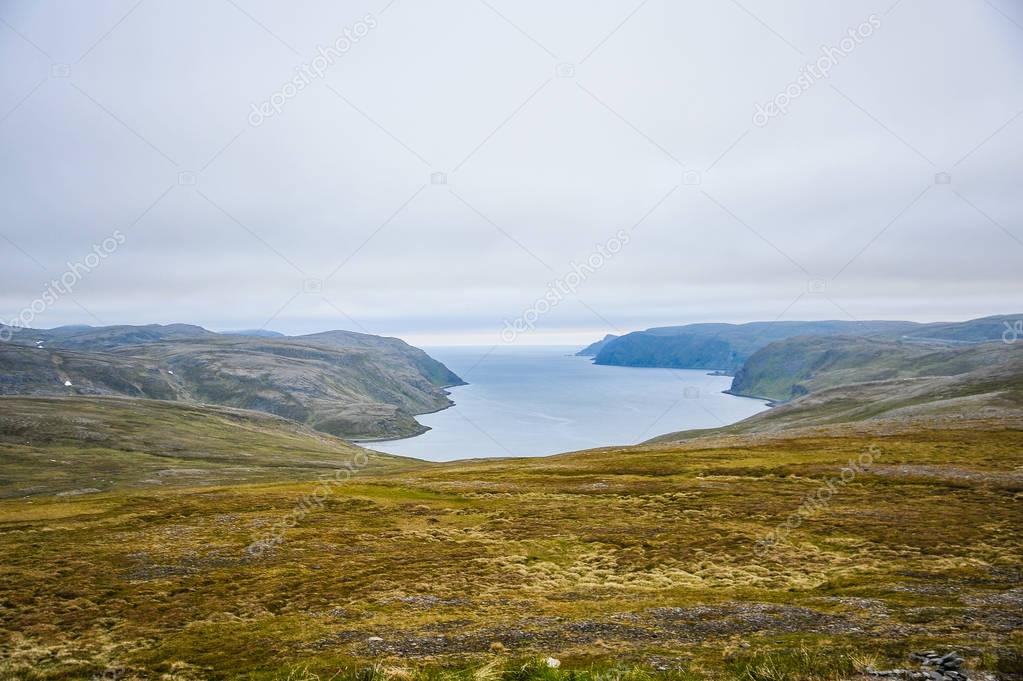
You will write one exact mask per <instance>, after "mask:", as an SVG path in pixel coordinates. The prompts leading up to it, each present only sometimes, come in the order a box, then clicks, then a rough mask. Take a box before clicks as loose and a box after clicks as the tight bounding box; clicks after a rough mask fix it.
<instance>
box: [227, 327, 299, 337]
mask: <svg viewBox="0 0 1023 681" xmlns="http://www.w3.org/2000/svg"><path fill="white" fill-rule="evenodd" d="M221 334H222V335H224V336H254V337H256V338H285V337H286V336H285V335H284V334H283V333H281V332H280V331H271V330H270V329H241V330H240V331H221Z"/></svg>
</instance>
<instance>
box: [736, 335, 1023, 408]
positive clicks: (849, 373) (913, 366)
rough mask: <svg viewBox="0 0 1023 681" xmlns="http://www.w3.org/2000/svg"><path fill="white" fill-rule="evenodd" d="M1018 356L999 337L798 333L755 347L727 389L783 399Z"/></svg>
mask: <svg viewBox="0 0 1023 681" xmlns="http://www.w3.org/2000/svg"><path fill="white" fill-rule="evenodd" d="M1018 356H1020V353H1019V352H1018V351H1015V352H1014V348H1013V347H1012V346H1007V345H1005V344H1003V343H990V344H983V345H973V346H966V347H963V346H940V345H931V344H914V343H907V342H897V341H888V340H880V339H873V338H849V337H844V336H841V337H832V338H825V337H807V336H804V337H798V338H790V339H787V340H783V341H779V342H776V343H772V344H770V345H768V346H767V347H765V348H763V349H761V350H758V351H757V352H755V353H754V354H753V356H751V357H750V358H749V359H748V360H746V363H745V364H744V365H743V366H742V368H741V369H739V371H737V372H736V374H735V378H734V380H733V381H732V388H731V390H730V392H732V393H734V394H736V395H749V396H756V397H763V398H766V399H770V400H776V401H779V402H784V401H786V400H790V399H792V398H795V397H800V396H802V395H805V394H807V393H809V392H816V391H819V390H822V389H825V388H832V387H835V386H839V385H847V384H851V383H863V382H866V381H883V380H890V379H897V378H920V377H928V376H955V375H958V374H964V373H967V372H970V371H974V370H976V369H980V368H983V367H988V366H992V365H996V364H1000V363H1001V362H1003V361H1006V360H1010V359H1012V358H1015V357H1018Z"/></svg>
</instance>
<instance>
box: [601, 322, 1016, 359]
mask: <svg viewBox="0 0 1023 681" xmlns="http://www.w3.org/2000/svg"><path fill="white" fill-rule="evenodd" d="M1021 317H1023V315H1013V316H1009V315H1006V316H999V317H986V318H982V319H975V320H971V321H968V322H954V323H944V322H942V323H935V324H919V323H916V322H902V321H855V322H845V321H816V322H788V321H785V322H751V323H748V324H689V325H686V326H669V327H659V328H652V329H647V330H646V331H637V332H633V333H629V334H626V335H624V336H621V337H618V338H614V339H611V340H609V341H607V342H606V343H605V342H601V343H598V344H596V345H599V346H600V347H599V351H598V352H597V353H596V356H595V359H594V363H596V364H606V365H615V366H635V367H666V368H674V369H713V370H721V371H728V372H734V371H736V370H738V368H739V367H740V366H742V364H743V363H744V362H745V361H746V359H748V358H749V357H750V356H751V355H753V353H755V352H756V351H757V350H760V349H761V348H763V347H765V346H767V345H768V344H770V343H773V342H775V341H779V340H784V339H786V338H793V337H796V336H860V337H869V338H879V339H887V340H897V339H906V340H912V341H919V342H940V343H946V344H953V343H977V342H986V341H995V340H1001V337H1002V334H1003V332H1005V329H1006V326H1005V324H1006V322H1009V323H1012V322H1013V320H1016V319H1019V318H1021ZM591 347H593V346H591Z"/></svg>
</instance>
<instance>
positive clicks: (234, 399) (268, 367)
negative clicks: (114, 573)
mask: <svg viewBox="0 0 1023 681" xmlns="http://www.w3.org/2000/svg"><path fill="white" fill-rule="evenodd" d="M196 329H198V331H197V330H196ZM190 334H191V335H190ZM16 337H17V341H18V342H17V343H7V344H0V394H3V395H62V396H68V395H122V396H127V397H142V398H150V399H164V400H179V401H186V402H196V403H202V404H215V405H223V406H230V407H238V408H242V409H252V410H256V411H263V412H267V413H270V414H275V415H277V416H283V417H285V418H289V419H291V420H294V421H297V422H299V423H303V424H307V425H309V426H310V427H312V428H315V429H316V430H320V431H322V432H325V433H330V434H332V435H338V436H342V437H347V438H354V439H373V438H392V437H403V436H409V435H415V434H418V433H421V432H423V431H424V430H425V428H424V427H423V426H421V425H420V424H419V423H417V422H416V420H415V418H414V417H415V415H417V414H424V413H428V412H432V411H437V410H439V409H443V408H445V407H448V406H450V405H451V401H450V400H449V399H448V398H447V393H446V391H445V390H444V388H445V387H448V386H451V385H459V384H461V383H462V381H461V379H460V378H458V376H456V375H455V374H454V373H452V372H451V371H450V370H448V369H447V367H445V366H444V365H443V364H441V363H440V362H437V361H436V360H434V359H433V358H431V357H429V356H428V355H427V354H426V353H424V352H423V351H422V350H419V349H418V348H414V347H412V346H410V345H408V344H407V343H404V342H403V341H401V340H399V339H396V338H382V337H379V336H370V335H367V334H358V333H352V332H346V331H333V332H328V333H324V334H315V335H311V336H300V337H281V338H279V337H272V338H264V337H253V336H231V335H220V334H214V333H212V332H208V331H206V330H205V329H201V328H200V327H189V326H186V325H172V326H164V327H159V326H149V327H105V328H86V329H84V330H83V329H76V330H73V331H62V330H59V329H58V330H52V331H36V330H22V331H19V332H18V334H17V336H16ZM18 343H20V344H18ZM37 344H38V347H37ZM67 382H70V383H71V385H70V386H68V385H66V383H67Z"/></svg>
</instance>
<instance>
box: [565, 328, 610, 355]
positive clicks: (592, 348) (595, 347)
mask: <svg viewBox="0 0 1023 681" xmlns="http://www.w3.org/2000/svg"><path fill="white" fill-rule="evenodd" d="M615 338H618V336H615V335H612V334H610V333H609V334H607V335H606V336H604V338H603V339H601V340H599V341H597V342H596V343H590V344H589V345H587V346H586V347H585V348H583V349H582V350H580V351H579V352H577V353H575V356H576V357H595V356H596V355H597V353H598V352H600V351H601V350H602V349H603V348H604V346H605V345H607V344H608V343H610V342H611V341H613V340H614V339H615Z"/></svg>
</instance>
